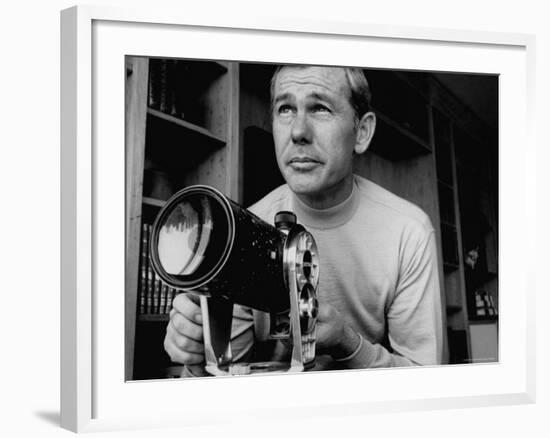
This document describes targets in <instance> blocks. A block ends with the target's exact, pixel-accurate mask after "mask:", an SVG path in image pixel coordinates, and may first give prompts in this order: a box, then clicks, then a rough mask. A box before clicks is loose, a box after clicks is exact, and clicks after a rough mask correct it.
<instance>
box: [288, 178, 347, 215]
mask: <svg viewBox="0 0 550 438" xmlns="http://www.w3.org/2000/svg"><path fill="white" fill-rule="evenodd" d="M352 189H353V175H349V176H347V177H346V178H345V179H344V180H342V181H341V182H340V183H339V184H337V185H336V186H335V187H332V188H331V189H329V190H327V191H325V192H323V193H321V194H319V195H303V194H298V193H297V194H296V196H297V197H298V199H299V200H300V201H302V202H303V203H304V204H305V205H307V206H308V207H309V208H313V209H316V210H325V209H327V208H331V207H334V206H336V205H338V204H341V203H342V202H344V201H345V200H346V199H348V198H349V196H350V195H351V192H352Z"/></svg>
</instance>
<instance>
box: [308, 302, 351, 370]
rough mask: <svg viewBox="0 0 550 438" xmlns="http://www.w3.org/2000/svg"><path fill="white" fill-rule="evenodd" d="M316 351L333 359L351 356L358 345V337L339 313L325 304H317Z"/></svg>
mask: <svg viewBox="0 0 550 438" xmlns="http://www.w3.org/2000/svg"><path fill="white" fill-rule="evenodd" d="M316 338H317V339H316V342H315V343H316V350H317V351H318V352H319V353H320V354H330V355H331V356H332V357H333V359H342V358H345V357H347V356H349V355H351V354H352V353H353V352H354V351H355V350H356V349H357V347H358V346H359V344H360V340H361V338H360V336H359V334H358V333H357V332H355V330H353V329H352V328H351V327H350V326H349V325H348V324H347V323H346V322H345V321H344V318H343V316H342V314H341V313H340V312H338V310H336V309H335V308H334V307H333V306H331V305H330V304H327V303H322V302H321V303H320V304H319V314H318V316H317V336H316Z"/></svg>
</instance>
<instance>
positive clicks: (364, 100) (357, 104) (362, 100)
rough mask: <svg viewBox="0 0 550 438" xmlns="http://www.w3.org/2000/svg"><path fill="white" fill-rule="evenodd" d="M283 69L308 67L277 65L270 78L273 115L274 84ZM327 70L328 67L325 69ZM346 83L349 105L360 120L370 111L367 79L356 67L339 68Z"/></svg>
mask: <svg viewBox="0 0 550 438" xmlns="http://www.w3.org/2000/svg"><path fill="white" fill-rule="evenodd" d="M285 67H294V68H307V67H310V66H308V65H279V66H278V67H277V69H276V70H275V72H274V73H273V76H272V78H271V112H272V114H273V109H274V108H273V98H274V92H275V82H276V80H277V76H278V75H279V72H280V71H281V70H282V69H283V68H285ZM327 68H329V67H327ZM340 68H342V70H344V74H345V76H346V79H347V81H348V85H349V89H350V96H349V100H350V104H351V106H352V107H353V109H354V111H355V117H356V118H357V120H360V119H361V117H363V115H364V114H365V113H367V112H369V111H370V102H371V97H372V95H371V91H370V87H369V83H368V82H367V78H366V77H365V74H364V72H363V70H362V69H361V68H358V67H340Z"/></svg>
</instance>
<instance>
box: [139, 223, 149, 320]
mask: <svg viewBox="0 0 550 438" xmlns="http://www.w3.org/2000/svg"><path fill="white" fill-rule="evenodd" d="M148 263H149V226H148V225H147V224H146V223H142V225H141V255H140V265H141V267H140V285H139V313H140V314H141V315H143V314H144V313H145V310H146V305H147V301H146V300H147V269H148Z"/></svg>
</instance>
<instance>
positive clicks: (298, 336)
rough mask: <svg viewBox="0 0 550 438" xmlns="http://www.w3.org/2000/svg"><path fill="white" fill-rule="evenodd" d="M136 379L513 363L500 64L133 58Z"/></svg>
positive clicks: (129, 197) (130, 279) (130, 133)
mask: <svg viewBox="0 0 550 438" xmlns="http://www.w3.org/2000/svg"><path fill="white" fill-rule="evenodd" d="M125 63H126V78H125V124H126V126H125V132H126V139H125V161H126V174H125V178H126V194H125V197H126V201H125V202H126V209H125V211H126V215H127V218H126V224H127V227H126V230H125V234H126V258H125V270H126V272H125V281H126V284H125V309H126V311H125V315H124V318H125V347H126V349H125V377H126V380H127V381H139V380H151V379H169V378H193V377H202V378H207V377H211V376H246V375H253V374H268V373H269V374H284V373H299V372H305V373H311V372H320V371H323V372H325V371H327V372H328V371H348V370H364V369H388V368H394V367H395V368H397V367H399V368H401V367H419V366H428V367H439V366H450V365H464V366H471V365H473V364H479V363H493V362H499V316H500V315H499V263H498V261H499V248H498V243H499V217H498V211H499V205H498V199H499V184H498V181H499V167H498V163H499V137H498V132H499V76H498V75H496V74H481V73H468V72H440V71H419V70H404V69H402V70H390V69H380V68H374V67H372V66H365V65H361V66H340V65H309V64H272V63H267V62H263V63H259V62H248V61H241V60H214V59H208V60H206V59H183V58H168V57H144V56H126V59H125Z"/></svg>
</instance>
